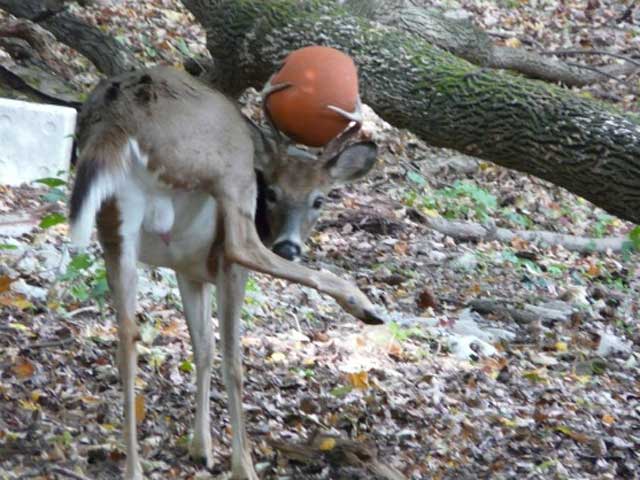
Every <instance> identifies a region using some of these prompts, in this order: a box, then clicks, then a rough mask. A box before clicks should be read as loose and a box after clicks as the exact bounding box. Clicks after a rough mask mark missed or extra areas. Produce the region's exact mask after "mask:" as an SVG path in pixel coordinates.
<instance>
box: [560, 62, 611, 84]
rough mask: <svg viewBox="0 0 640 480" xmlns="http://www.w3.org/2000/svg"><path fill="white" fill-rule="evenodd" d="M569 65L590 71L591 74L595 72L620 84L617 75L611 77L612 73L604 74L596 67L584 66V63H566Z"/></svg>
mask: <svg viewBox="0 0 640 480" xmlns="http://www.w3.org/2000/svg"><path fill="white" fill-rule="evenodd" d="M565 63H566V64H567V65H569V66H571V67H576V68H582V69H584V70H589V71H591V72H595V73H597V74H598V75H602V76H603V77H607V78H609V79H610V80H615V81H616V82H619V81H620V79H619V78H618V77H616V76H615V75H611V74H610V73H607V72H603V71H602V70H600V69H598V68H596V67H591V66H589V65H584V64H582V63H574V62H565Z"/></svg>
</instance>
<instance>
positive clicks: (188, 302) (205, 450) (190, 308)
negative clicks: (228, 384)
mask: <svg viewBox="0 0 640 480" xmlns="http://www.w3.org/2000/svg"><path fill="white" fill-rule="evenodd" d="M176 275H177V278H178V288H179V289H180V296H181V297H182V309H183V310H184V315H185V318H186V320H187V326H188V327H189V335H190V336H191V345H192V346H193V357H194V360H195V364H196V418H195V422H194V427H193V436H192V438H191V445H190V447H189V453H190V454H191V457H192V458H193V459H194V460H196V461H199V462H202V463H204V464H205V465H206V466H207V468H211V467H212V466H213V456H212V455H213V452H212V445H211V430H210V428H209V403H210V401H211V400H210V398H209V392H210V384H211V368H212V363H213V348H214V344H215V339H214V336H213V329H212V324H211V290H212V289H211V284H209V283H203V282H198V281H195V280H191V279H190V278H187V277H185V276H184V275H181V274H179V273H178V274H176Z"/></svg>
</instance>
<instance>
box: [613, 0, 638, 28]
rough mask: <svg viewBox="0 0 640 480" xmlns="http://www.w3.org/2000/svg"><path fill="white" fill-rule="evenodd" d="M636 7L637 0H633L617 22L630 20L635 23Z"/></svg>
mask: <svg viewBox="0 0 640 480" xmlns="http://www.w3.org/2000/svg"><path fill="white" fill-rule="evenodd" d="M635 7H636V0H633V1H632V2H631V3H630V4H629V6H628V7H627V9H626V10H625V11H624V13H623V14H622V15H621V16H620V18H618V20H616V23H622V22H627V21H628V22H629V23H633V9H634V8H635Z"/></svg>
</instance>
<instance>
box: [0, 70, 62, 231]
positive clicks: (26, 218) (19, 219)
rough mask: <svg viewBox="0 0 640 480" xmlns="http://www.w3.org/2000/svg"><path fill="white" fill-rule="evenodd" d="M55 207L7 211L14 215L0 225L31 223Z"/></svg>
mask: <svg viewBox="0 0 640 480" xmlns="http://www.w3.org/2000/svg"><path fill="white" fill-rule="evenodd" d="M2 68H3V67H2V66H1V65H0V70H1V69H2ZM56 208H57V205H55V204H53V203H51V204H47V205H45V206H43V207H39V208H36V209H35V210H31V211H29V212H26V213H24V214H22V215H20V214H11V213H10V212H9V215H11V216H14V218H13V219H12V220H3V221H0V227H6V226H9V225H20V224H22V223H31V222H34V221H37V220H38V217H39V216H40V215H41V214H43V213H48V212H50V211H51V210H55V209H56ZM9 215H2V216H0V218H2V217H4V218H6V217H7V216H9Z"/></svg>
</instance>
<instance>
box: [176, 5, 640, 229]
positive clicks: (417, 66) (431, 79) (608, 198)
mask: <svg viewBox="0 0 640 480" xmlns="http://www.w3.org/2000/svg"><path fill="white" fill-rule="evenodd" d="M183 3H184V4H185V5H186V6H187V8H188V9H189V10H191V12H192V13H193V14H194V15H195V16H196V18H197V19H198V20H199V21H200V22H201V23H202V24H203V25H204V26H205V28H206V30H207V45H208V48H209V50H210V52H211V54H212V56H213V57H214V61H215V65H216V72H215V77H214V81H215V82H216V83H217V85H218V86H219V87H220V88H222V89H223V90H225V91H227V92H228V93H230V94H233V95H236V94H238V93H239V92H241V91H242V90H244V89H245V88H246V87H249V86H254V87H260V86H261V85H262V84H263V83H264V82H265V81H266V80H267V79H268V77H269V75H270V74H271V73H272V72H273V71H274V70H275V69H277V68H278V66H279V65H280V63H281V61H282V59H283V58H284V57H285V56H286V54H287V53H288V52H289V51H291V50H293V49H296V48H300V47H303V46H305V45H309V44H328V45H333V46H335V47H337V48H340V49H341V50H344V51H346V52H348V53H349V54H351V55H352V56H353V57H354V58H355V60H356V63H357V64H358V67H359V72H360V80H361V90H362V96H363V100H364V101H365V102H366V103H367V104H369V105H370V106H371V107H372V108H373V109H374V110H375V111H376V112H377V113H378V114H379V115H380V116H381V117H382V118H384V119H385V120H387V121H388V122H389V123H391V124H393V125H395V126H397V127H400V128H406V129H409V130H411V131H413V132H414V133H415V134H416V135H418V136H419V137H421V138H422V139H423V140H425V141H426V142H427V143H429V144H431V145H434V146H439V147H447V148H452V149H455V150H458V151H461V152H464V153H466V154H469V155H473V156H476V157H478V158H482V159H485V160H489V161H492V162H495V163H497V164H499V165H503V166H505V167H508V168H513V169H516V170H520V171H523V172H526V173H530V174H532V175H535V176H537V177H540V178H543V179H545V180H548V181H550V182H552V183H554V184H556V185H560V186H562V187H564V188H566V189H567V190H570V191H572V192H574V193H576V194H578V195H580V196H582V197H584V198H586V199H588V200H590V201H591V202H593V203H594V204H596V205H598V206H600V207H602V208H604V209H605V210H607V211H609V212H610V213H612V214H614V215H617V216H619V217H620V218H623V219H626V220H630V221H632V222H635V223H640V127H639V126H638V124H637V123H636V122H637V119H636V117H634V116H632V115H623V114H621V113H619V112H616V111H614V110H613V109H611V108H609V107H607V106H605V105H603V104H600V103H597V102H594V101H590V100H588V99H586V98H582V97H578V96H576V95H574V94H572V93H570V92H567V91H565V90H562V89H560V88H557V87H554V86H552V85H547V84H545V83H542V82H537V81H533V80H527V79H523V78H519V77H515V76H511V75H508V74H506V73H503V72H499V71H498V72H496V71H487V70H484V69H478V68H477V67H476V66H474V65H472V64H470V63H469V62H466V61H464V60H462V59H460V58H458V57H456V56H454V55H452V54H450V53H448V52H445V51H443V50H441V49H440V48H437V47H435V46H434V45H432V44H430V43H428V42H426V41H425V40H424V39H422V38H419V37H418V36H416V35H413V34H411V33H408V32H406V31H404V30H401V29H399V28H392V27H388V26H383V25H380V24H379V23H375V22H372V21H367V20H365V19H363V18H361V17H356V16H353V15H352V14H350V13H349V11H347V10H346V9H345V8H344V7H343V6H341V5H340V4H339V3H338V2H335V1H331V0H314V1H311V0H309V1H293V0H273V1H269V2H262V1H257V0H255V1H234V0H183Z"/></svg>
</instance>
